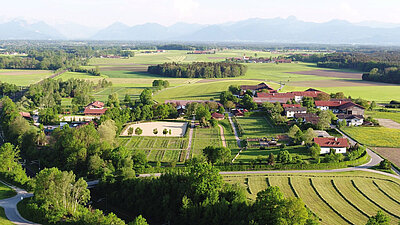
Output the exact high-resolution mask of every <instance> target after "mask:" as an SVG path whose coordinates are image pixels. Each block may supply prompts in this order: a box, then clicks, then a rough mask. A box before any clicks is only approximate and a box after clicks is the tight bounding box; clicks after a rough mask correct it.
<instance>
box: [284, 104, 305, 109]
mask: <svg viewBox="0 0 400 225" xmlns="http://www.w3.org/2000/svg"><path fill="white" fill-rule="evenodd" d="M282 107H283V108H294V107H301V105H300V104H282Z"/></svg>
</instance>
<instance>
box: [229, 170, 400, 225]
mask: <svg viewBox="0 0 400 225" xmlns="http://www.w3.org/2000/svg"><path fill="white" fill-rule="evenodd" d="M224 180H225V181H227V182H229V183H232V184H239V186H242V187H243V188H245V189H246V193H247V196H248V198H249V199H252V200H254V199H255V198H256V195H257V193H258V192H259V191H261V190H264V189H265V188H267V187H268V186H269V185H271V186H278V187H279V188H280V190H281V191H282V192H283V193H284V195H285V196H286V197H300V198H301V199H302V200H303V202H304V203H305V205H306V206H307V207H308V208H309V209H310V210H311V211H312V212H313V213H315V214H316V215H317V216H318V217H319V218H320V222H321V223H322V224H365V223H366V222H367V220H368V217H370V216H373V215H375V214H376V212H377V211H378V210H383V211H384V213H386V214H388V215H389V216H390V217H391V220H392V224H397V223H398V221H399V219H400V210H399V209H400V201H399V200H400V182H399V180H397V179H394V178H391V177H387V176H384V175H378V174H374V173H370V172H342V173H319V174H318V173H314V174H308V173H302V174H295V173H292V174H264V175H259V174H247V175H246V174H244V175H224Z"/></svg>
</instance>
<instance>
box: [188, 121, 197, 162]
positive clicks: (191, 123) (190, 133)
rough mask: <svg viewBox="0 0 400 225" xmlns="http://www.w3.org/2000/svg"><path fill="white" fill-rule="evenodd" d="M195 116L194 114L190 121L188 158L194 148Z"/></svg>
mask: <svg viewBox="0 0 400 225" xmlns="http://www.w3.org/2000/svg"><path fill="white" fill-rule="evenodd" d="M195 119H196V118H195V116H193V118H192V121H191V122H190V130H189V143H188V147H187V149H186V150H187V152H186V159H189V158H190V149H191V148H192V139H193V130H194V122H195Z"/></svg>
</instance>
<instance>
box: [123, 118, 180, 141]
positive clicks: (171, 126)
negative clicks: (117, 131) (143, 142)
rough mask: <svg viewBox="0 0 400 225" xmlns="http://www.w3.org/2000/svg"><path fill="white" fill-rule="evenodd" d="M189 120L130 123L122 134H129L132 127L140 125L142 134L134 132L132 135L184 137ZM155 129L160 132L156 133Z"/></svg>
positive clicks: (135, 127)
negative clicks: (166, 131) (164, 132)
mask: <svg viewBox="0 0 400 225" xmlns="http://www.w3.org/2000/svg"><path fill="white" fill-rule="evenodd" d="M187 125H188V123H187V122H148V123H137V124H130V125H128V126H127V127H125V129H124V130H123V131H122V134H121V136H129V135H128V131H129V129H130V128H131V127H132V128H133V131H135V130H136V129H137V128H138V127H139V128H140V129H142V131H143V132H142V134H141V135H136V134H135V132H133V134H132V136H152V137H155V136H160V137H163V136H165V137H183V136H184V135H185V132H186V127H187ZM154 129H157V131H158V133H157V134H154V132H153V131H154ZM164 129H167V130H168V134H166V135H164V134H163V130H164ZM169 131H171V133H169Z"/></svg>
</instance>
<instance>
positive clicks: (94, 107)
mask: <svg viewBox="0 0 400 225" xmlns="http://www.w3.org/2000/svg"><path fill="white" fill-rule="evenodd" d="M106 111H107V108H104V103H103V102H99V101H95V102H92V103H90V104H89V105H87V106H86V107H85V110H84V111H83V113H84V114H85V116H101V115H103V114H104V113H106Z"/></svg>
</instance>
